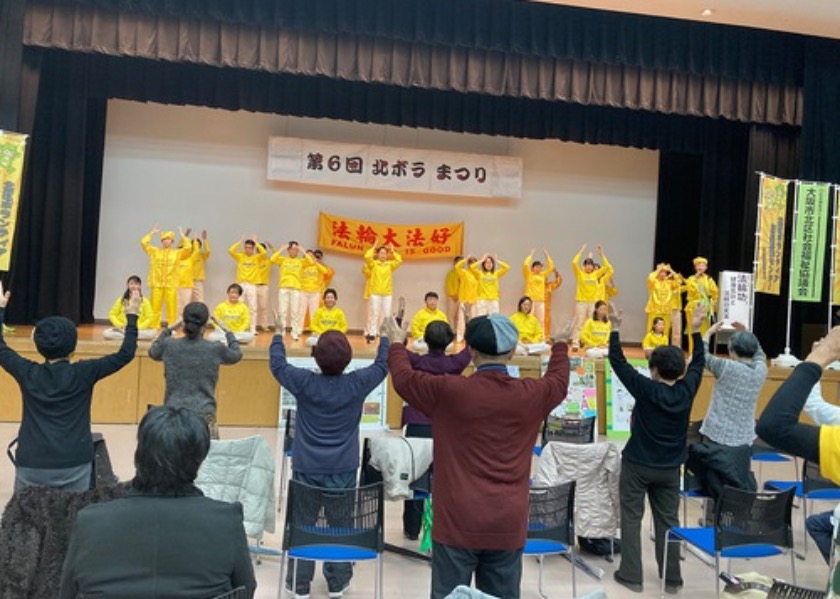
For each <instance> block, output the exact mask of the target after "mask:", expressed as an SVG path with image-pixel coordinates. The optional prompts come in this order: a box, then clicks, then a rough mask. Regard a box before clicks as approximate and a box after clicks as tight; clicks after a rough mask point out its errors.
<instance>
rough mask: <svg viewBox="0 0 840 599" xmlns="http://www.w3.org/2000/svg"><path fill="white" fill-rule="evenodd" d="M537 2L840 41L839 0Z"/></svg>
mask: <svg viewBox="0 0 840 599" xmlns="http://www.w3.org/2000/svg"><path fill="white" fill-rule="evenodd" d="M537 1H541V2H546V3H548V4H565V5H569V6H581V7H585V8H596V9H600V10H610V11H615V12H625V13H635V14H645V15H655V16H659V17H671V18H675V19H688V20H691V21H702V22H708V23H717V24H726V25H743V26H746V27H757V28H759V29H772V30H774V31H787V32H791V33H802V34H805V35H814V36H818V37H830V38H836V39H840V1H838V0H798V1H793V0H636V1H633V2H628V0H571V1H564V0H537ZM704 8H709V9H711V10H712V14H711V15H709V16H701V14H700V13H701V11H703V9H704Z"/></svg>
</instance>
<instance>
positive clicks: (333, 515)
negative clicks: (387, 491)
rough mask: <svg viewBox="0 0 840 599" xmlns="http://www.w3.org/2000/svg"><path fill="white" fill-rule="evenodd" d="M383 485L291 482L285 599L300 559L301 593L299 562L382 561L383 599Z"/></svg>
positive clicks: (283, 565)
mask: <svg viewBox="0 0 840 599" xmlns="http://www.w3.org/2000/svg"><path fill="white" fill-rule="evenodd" d="M384 500H385V496H384V493H383V486H382V483H381V482H380V483H375V484H372V485H367V486H363V487H355V488H352V489H324V488H320V487H313V486H310V485H307V484H304V483H302V482H299V481H296V480H290V481H289V493H288V498H287V503H286V523H285V526H284V529H283V553H282V556H281V561H280V585H279V586H280V588H279V591H278V595H277V596H278V598H279V599H282V597H283V591H284V589H286V562H287V559H294V560H295V561H294V564H293V566H292V584H291V589H292V593H293V594H294V592H295V590H296V588H297V564H298V562H297V560H298V559H305V560H313V561H326V562H361V561H368V560H374V561H376V583H375V596H376V599H381V598H382V552H383V551H384V549H385V543H384V538H383V528H384V527H383V515H384V505H385V501H384Z"/></svg>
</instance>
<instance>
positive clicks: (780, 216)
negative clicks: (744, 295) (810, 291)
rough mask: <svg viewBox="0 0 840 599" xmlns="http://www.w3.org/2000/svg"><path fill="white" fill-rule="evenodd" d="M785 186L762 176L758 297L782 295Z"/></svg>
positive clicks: (784, 182)
mask: <svg viewBox="0 0 840 599" xmlns="http://www.w3.org/2000/svg"><path fill="white" fill-rule="evenodd" d="M788 183H790V181H788V180H787V179H778V178H776V177H771V176H769V175H761V183H760V186H761V188H760V189H759V197H758V206H759V209H758V250H757V252H756V264H755V290H756V291H757V292H758V293H769V294H771V295H779V293H780V292H781V288H782V274H783V273H782V261H783V260H784V256H785V215H786V213H787V193H788Z"/></svg>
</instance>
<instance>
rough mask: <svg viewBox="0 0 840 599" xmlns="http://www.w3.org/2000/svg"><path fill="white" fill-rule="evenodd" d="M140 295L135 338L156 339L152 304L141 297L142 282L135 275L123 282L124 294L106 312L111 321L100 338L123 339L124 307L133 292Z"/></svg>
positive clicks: (125, 319)
mask: <svg viewBox="0 0 840 599" xmlns="http://www.w3.org/2000/svg"><path fill="white" fill-rule="evenodd" d="M135 291H136V292H137V293H139V294H140V313H139V314H138V315H137V338H138V339H154V338H155V337H157V329H155V328H154V326H155V311H154V310H153V309H152V302H150V301H149V300H148V298H145V297H143V282H142V281H141V280H140V277H138V276H137V275H131V276H130V277H128V280H127V281H126V282H125V293H123V294H122V295H121V296H119V297H118V298H117V301H115V302H114V305H113V306H111V309H110V310H109V311H108V320H110V321H111V328H109V329H105V330H104V331H103V332H102V336H103V337H104V338H105V339H108V340H110V341H122V339H123V338H124V337H125V325H126V322H127V321H128V319H127V318H126V316H125V306H126V304H127V303H128V301H129V300H130V299H131V296H132V294H133V293H134V292H135Z"/></svg>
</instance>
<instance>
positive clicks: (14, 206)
mask: <svg viewBox="0 0 840 599" xmlns="http://www.w3.org/2000/svg"><path fill="white" fill-rule="evenodd" d="M27 137H28V136H26V135H23V134H20V133H12V132H11V131H3V130H0V270H9V264H10V263H11V258H12V242H13V241H14V239H15V225H16V223H17V211H18V202H19V199H20V182H21V179H22V175H23V157H24V153H25V151H26V139H27Z"/></svg>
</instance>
